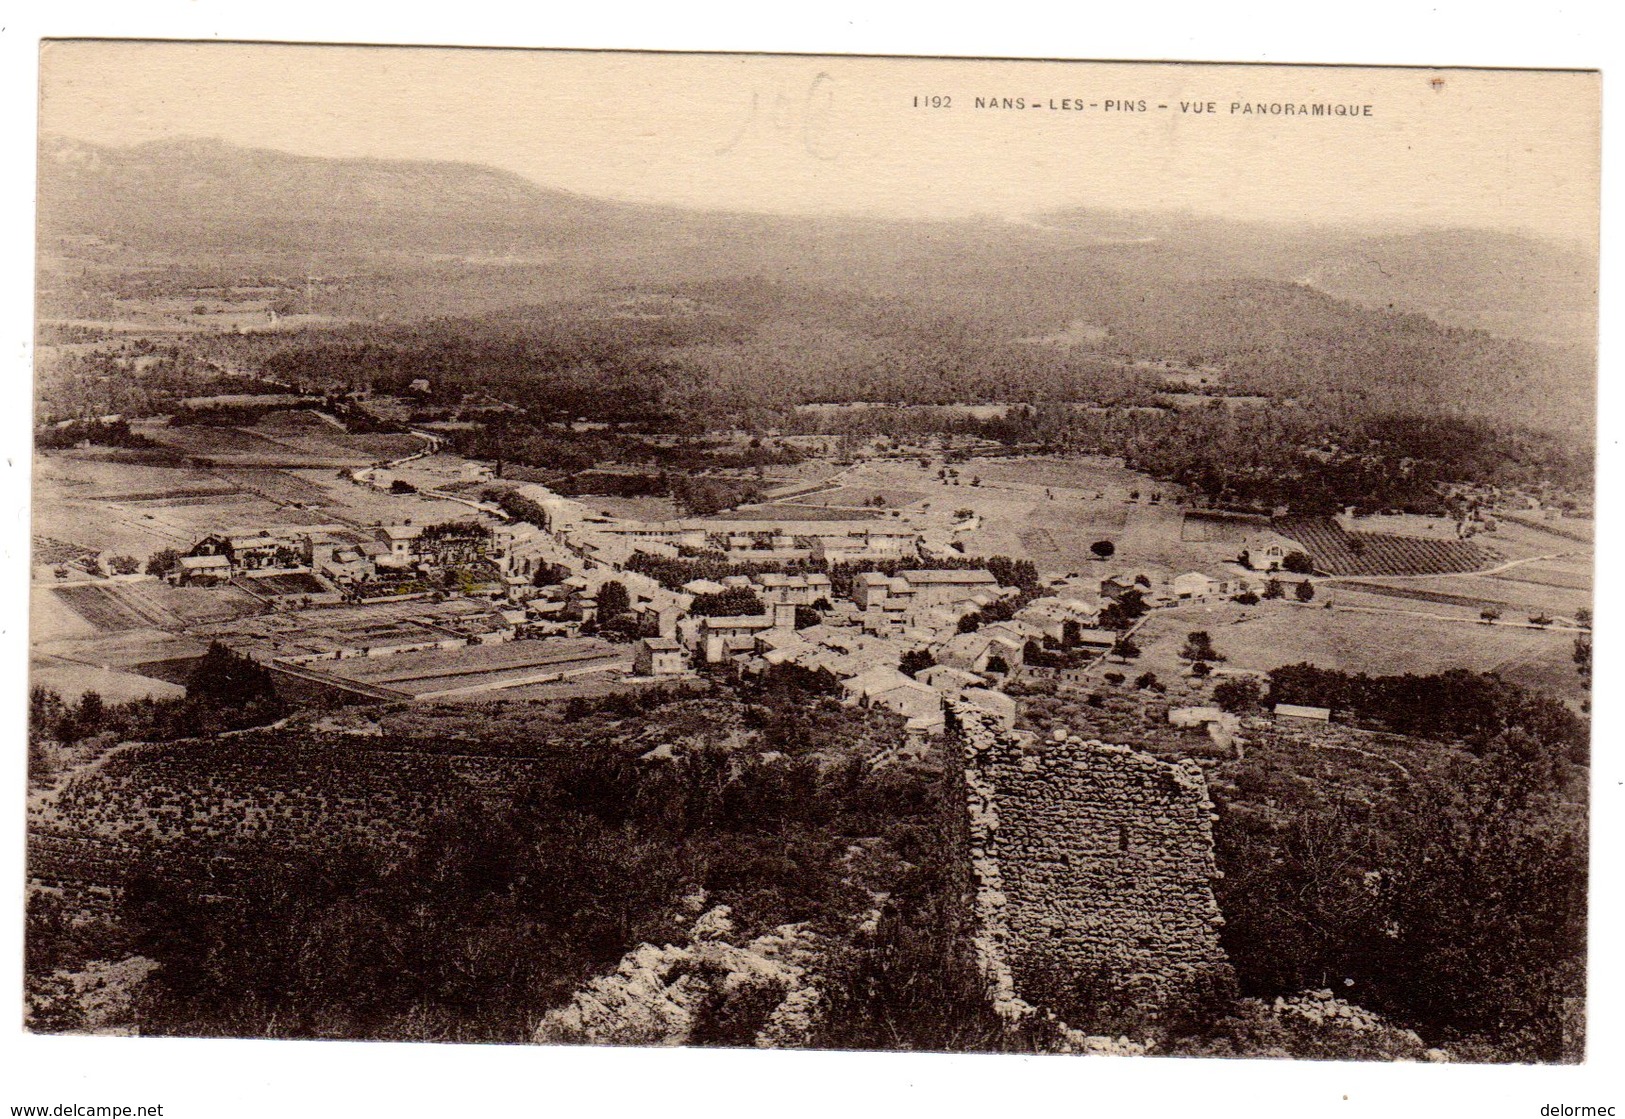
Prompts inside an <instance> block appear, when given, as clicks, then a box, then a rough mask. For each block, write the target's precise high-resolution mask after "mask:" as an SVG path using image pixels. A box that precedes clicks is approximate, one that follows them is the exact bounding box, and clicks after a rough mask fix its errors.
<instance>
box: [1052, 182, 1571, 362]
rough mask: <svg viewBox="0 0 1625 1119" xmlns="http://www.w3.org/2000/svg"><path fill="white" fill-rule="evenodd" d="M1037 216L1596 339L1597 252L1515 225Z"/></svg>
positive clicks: (1536, 330) (1462, 315)
mask: <svg viewBox="0 0 1625 1119" xmlns="http://www.w3.org/2000/svg"><path fill="white" fill-rule="evenodd" d="M1035 224H1038V225H1041V226H1044V227H1047V228H1051V229H1055V230H1058V231H1061V230H1064V231H1066V232H1069V233H1074V234H1081V235H1085V236H1088V237H1092V238H1094V239H1096V240H1097V241H1099V242H1100V243H1102V244H1111V243H1115V244H1122V245H1133V244H1140V245H1170V244H1171V245H1177V246H1178V247H1179V248H1180V250H1181V251H1182V252H1184V253H1186V254H1188V255H1189V256H1190V257H1191V258H1192V259H1193V260H1196V259H1200V260H1201V261H1203V262H1204V263H1206V264H1207V265H1209V266H1213V267H1218V268H1220V269H1222V270H1223V271H1225V272H1241V273H1251V274H1254V275H1259V276H1265V277H1268V278H1270V279H1275V280H1285V281H1288V282H1292V283H1300V284H1304V285H1307V286H1309V287H1313V288H1317V289H1319V290H1320V291H1324V292H1326V293H1327V294H1328V295H1334V296H1336V297H1338V298H1339V299H1346V300H1349V301H1351V302H1354V303H1358V304H1360V305H1361V306H1364V307H1373V308H1378V309H1382V310H1393V311H1400V312H1405V313H1414V314H1421V315H1427V316H1428V317H1429V318H1431V319H1433V320H1435V321H1436V322H1438V323H1440V324H1441V325H1444V326H1455V327H1465V328H1467V329H1471V330H1487V331H1489V332H1491V333H1494V334H1499V335H1502V336H1503V337H1507V338H1519V339H1523V340H1525V341H1530V342H1547V343H1552V344H1556V345H1564V346H1567V345H1578V346H1583V347H1586V348H1594V347H1595V345H1596V336H1597V257H1596V254H1595V253H1587V252H1584V251H1582V250H1580V249H1579V248H1576V247H1570V246H1563V245H1557V244H1553V243H1551V242H1549V241H1543V240H1539V239H1537V238H1533V237H1526V236H1520V235H1519V234H1516V233H1504V232H1496V231H1491V230H1483V229H1427V230H1415V231H1406V232H1393V231H1382V230H1373V229H1369V228H1362V227H1356V226H1346V225H1345V226H1313V225H1307V224H1304V223H1301V222H1278V223H1271V222H1231V221H1223V220H1220V219H1217V218H1211V217H1202V216H1198V215H1194V214H1190V213H1165V214H1143V213H1131V212H1121V211H1109V210H1090V209H1075V210H1064V211H1057V212H1054V213H1049V214H1044V215H1041V216H1040V217H1039V218H1037V219H1035Z"/></svg>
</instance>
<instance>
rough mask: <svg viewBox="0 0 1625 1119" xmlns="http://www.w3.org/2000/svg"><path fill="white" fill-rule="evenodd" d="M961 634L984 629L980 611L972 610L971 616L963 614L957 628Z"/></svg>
mask: <svg viewBox="0 0 1625 1119" xmlns="http://www.w3.org/2000/svg"><path fill="white" fill-rule="evenodd" d="M955 628H956V629H958V631H959V632H960V633H975V632H976V631H977V630H978V629H980V628H982V614H981V611H979V610H972V611H971V612H970V613H969V614H962V615H961V616H960V618H959V624H958V625H957V626H956V627H955Z"/></svg>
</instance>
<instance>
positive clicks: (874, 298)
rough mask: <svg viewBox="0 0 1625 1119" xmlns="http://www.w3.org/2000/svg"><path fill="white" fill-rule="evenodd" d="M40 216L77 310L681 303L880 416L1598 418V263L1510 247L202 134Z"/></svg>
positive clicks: (57, 202)
mask: <svg viewBox="0 0 1625 1119" xmlns="http://www.w3.org/2000/svg"><path fill="white" fill-rule="evenodd" d="M39 217H40V221H39V237H40V251H41V257H42V262H43V265H44V266H43V267H42V278H41V284H40V291H41V297H40V298H41V306H42V308H45V307H49V308H50V310H49V311H48V312H47V313H48V314H50V315H51V316H54V317H60V318H70V319H71V318H76V317H84V318H93V319H103V318H107V317H117V316H128V315H132V314H134V315H139V314H140V312H141V310H142V308H143V307H151V306H152V305H154V302H155V301H161V300H164V299H168V300H170V301H171V303H172V304H173V303H176V302H179V303H182V304H186V301H189V300H191V299H192V298H194V296H193V294H192V293H195V292H199V291H200V290H201V289H203V288H206V287H209V286H210V285H214V286H220V285H226V286H231V285H242V284H244V282H245V281H244V280H243V279H241V278H242V277H255V276H259V277H269V279H268V280H267V281H266V282H267V283H270V284H271V285H272V286H273V287H274V288H275V289H276V291H277V293H278V294H279V296H280V297H281V298H284V299H286V300H288V301H290V303H291V305H292V306H293V307H294V308H295V309H296V310H297V311H299V312H303V313H308V314H311V315H314V316H323V315H325V316H330V317H332V318H336V319H340V320H350V321H356V320H360V321H366V322H378V321H379V320H385V321H397V322H398V321H415V320H424V319H427V318H431V317H437V316H441V317H458V318H466V317H468V316H478V315H485V314H491V313H504V312H508V311H510V310H513V309H518V308H525V307H530V308H533V309H536V310H534V312H533V313H532V317H533V319H534V320H535V321H538V322H539V321H542V320H545V319H547V318H548V316H552V317H554V318H555V319H556V318H558V316H559V315H561V314H565V313H566V312H565V311H563V310H560V308H563V307H564V306H565V305H566V304H568V306H569V308H570V310H569V311H568V312H567V313H568V314H569V315H571V316H573V317H574V318H575V319H576V320H577V321H578V327H579V326H580V323H582V322H584V323H585V327H584V329H586V330H587V332H588V333H589V334H591V333H592V332H593V331H597V332H598V333H599V334H604V330H603V328H601V327H600V326H597V325H594V324H595V323H597V322H599V321H600V318H601V317H604V316H607V317H616V318H617V319H618V321H619V322H620V324H621V326H620V327H619V328H618V330H619V331H620V332H621V333H622V334H623V335H624V334H625V332H626V331H627V329H629V324H635V323H636V322H638V321H642V320H650V319H651V316H650V315H649V314H648V313H647V312H646V311H645V310H640V311H637V312H636V313H635V314H632V316H631V317H630V318H629V317H628V315H629V312H628V311H627V310H626V306H628V305H634V306H644V305H642V304H638V300H639V299H640V298H642V297H643V296H646V295H651V294H652V295H673V296H680V297H684V298H687V299H692V300H696V301H697V304H696V305H697V306H699V307H702V308H703V309H704V321H703V322H701V321H694V322H689V323H687V324H686V325H684V324H678V323H676V322H675V320H673V319H672V318H671V317H670V316H669V315H666V314H664V313H663V312H662V313H656V314H654V315H653V316H652V319H653V320H659V322H658V323H650V324H649V325H648V326H647V327H640V328H639V331H640V333H638V335H637V336H638V337H639V338H640V339H641V340H640V341H638V342H637V343H636V344H637V345H639V346H641V347H644V348H646V349H649V350H650V351H651V352H652V351H654V350H658V349H660V348H661V347H664V352H665V354H666V356H672V357H677V358H681V359H682V360H684V361H687V362H688V363H689V364H690V365H692V366H694V367H697V368H699V369H703V370H704V375H705V376H706V377H708V378H711V379H712V380H713V381H717V382H727V383H732V384H736V385H757V386H760V385H761V384H762V383H763V373H764V372H765V371H768V370H772V371H773V373H772V377H773V379H774V382H775V383H774V388H776V389H778V390H779V392H778V395H779V396H780V397H782V398H784V399H797V398H810V399H830V398H832V396H831V395H830V394H832V393H833V394H838V393H839V392H840V391H842V386H847V387H848V388H854V389H855V387H856V386H863V388H864V391H866V392H871V393H879V394H881V395H875V396H869V397H865V398H866V399H896V400H925V401H931V400H935V399H937V398H939V397H940V396H941V395H942V394H944V393H947V392H954V393H957V392H961V391H973V392H974V393H975V394H976V395H977V397H978V398H982V397H997V396H998V395H999V394H1000V392H1001V391H1004V392H1009V391H1012V390H1014V391H1018V392H1027V393H1036V394H1038V395H1039V396H1042V395H1044V394H1046V393H1048V394H1050V395H1052V396H1053V397H1055V398H1060V399H1067V398H1070V397H1071V396H1072V395H1075V394H1076V392H1077V391H1079V390H1078V388H1077V386H1078V385H1080V384H1083V383H1085V382H1087V383H1088V384H1089V385H1090V386H1091V387H1090V388H1089V389H1088V390H1087V392H1088V393H1089V394H1090V395H1093V396H1095V398H1097V399H1098V398H1101V397H1100V391H1099V390H1100V388H1101V386H1102V384H1103V381H1104V380H1109V379H1110V377H1111V376H1113V375H1116V374H1117V372H1118V371H1120V370H1124V369H1126V368H1127V366H1128V363H1131V362H1135V361H1154V362H1159V363H1161V362H1166V361H1172V362H1181V363H1182V362H1191V363H1197V364H1203V365H1206V366H1209V367H1212V368H1216V369H1222V370H1224V371H1226V374H1227V375H1228V376H1229V378H1230V385H1231V391H1239V392H1250V393H1262V394H1264V395H1270V396H1275V397H1278V398H1285V397H1298V396H1302V395H1304V394H1316V393H1322V394H1330V395H1332V396H1335V397H1337V398H1338V399H1340V400H1343V401H1350V402H1353V403H1352V404H1351V406H1353V407H1358V408H1366V407H1377V406H1379V405H1383V406H1388V407H1401V408H1411V409H1415V410H1418V411H1421V412H1427V411H1429V410H1435V411H1436V410H1449V411H1452V412H1460V413H1464V414H1471V415H1482V416H1490V417H1496V418H1500V419H1504V420H1508V421H1511V422H1514V423H1520V424H1522V423H1528V424H1533V425H1536V426H1541V427H1547V428H1551V429H1554V430H1567V431H1571V432H1578V431H1583V430H1586V429H1588V428H1589V426H1590V424H1591V415H1592V411H1593V405H1592V401H1593V397H1594V391H1595V389H1594V376H1595V372H1594V368H1595V366H1594V327H1595V300H1594V295H1593V293H1594V290H1595V274H1596V267H1595V261H1594V260H1592V259H1589V258H1587V257H1585V256H1584V255H1583V254H1579V253H1576V252H1573V251H1570V250H1563V249H1559V248H1555V247H1552V246H1548V245H1544V244H1542V243H1540V242H1536V241H1532V240H1529V239H1527V238H1523V237H1518V236H1515V235H1511V234H1491V233H1483V232H1474V231H1461V230H1440V231H1431V232H1425V233H1392V232H1383V231H1376V232H1374V231H1371V230H1366V229H1355V228H1348V227H1339V228H1323V227H1315V226H1309V225H1302V224H1297V225H1293V224H1284V223H1283V224H1275V223H1261V222H1254V223H1243V222H1230V221H1222V220H1219V219H1215V218H1209V217H1201V216H1196V215H1192V214H1184V213H1159V214H1144V213H1120V212H1108V211H1101V210H1068V211H1058V212H1055V213H1050V214H1043V215H1039V216H1037V217H1035V218H1033V219H1032V220H1028V221H1020V222H1017V221H1005V220H998V219H982V220H973V221H961V222H925V221H916V222H908V221H898V220H884V219H878V218H865V217H857V216H816V217H814V216H801V217H796V216H783V215H766V214H736V213H724V212H714V213H712V212H698V211H690V210H682V209H675V208H661V207H654V206H637V205H630V204H622V203H614V202H606V201H601V200H596V199H591V198H584V197H581V196H578V195H575V194H571V193H568V192H565V191H559V190H551V189H548V188H545V187H543V186H540V185H537V184H536V183H533V182H531V181H529V180H527V179H525V178H523V177H521V176H518V175H514V174H511V173H509V172H505V171H500V170H494V169H492V168H488V167H481V166H474V165H470V164H461V163H437V162H426V161H392V160H376V159H324V158H315V157H308V156H297V155H290V154H287V153H283V152H274V151H265V150H259V149H250V148H243V147H238V146H235V145H231V144H227V143H224V142H221V141H215V140H189V139H183V140H171V141H163V142H156V143H149V144H143V145H138V146H135V147H130V148H109V147H102V146H96V145H91V144H85V143H80V142H77V141H72V140H67V139H62V138H47V139H46V140H45V141H43V143H42V145H41V153H40V177H39ZM313 273H314V274H315V275H317V276H318V277H319V282H315V283H310V284H307V283H306V280H305V278H306V277H308V276H310V275H312V274H313ZM628 299H631V300H632V303H631V304H628V303H627V300H628ZM186 305H189V304H186ZM659 305H660V304H659V303H658V302H656V303H650V304H647V306H659ZM675 305H681V304H674V306H675ZM595 307H596V310H594V308H595ZM550 309H551V310H550ZM172 313H173V312H172ZM583 316H585V318H583ZM661 324H664V325H661ZM656 326H658V327H659V329H656ZM575 329H577V327H573V328H572V330H575ZM656 338H659V339H663V341H660V342H658V343H656V342H655V341H653V340H654V339H656ZM629 344H630V343H629ZM1080 378H1081V379H1082V380H1080ZM1001 385H1006V386H1008V387H1007V388H1005V389H1003V390H1001V388H1000V386H1001ZM1362 401H1365V402H1366V403H1361V402H1362Z"/></svg>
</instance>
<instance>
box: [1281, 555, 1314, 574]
mask: <svg viewBox="0 0 1625 1119" xmlns="http://www.w3.org/2000/svg"><path fill="white" fill-rule="evenodd" d="M1281 567H1282V568H1283V569H1284V570H1286V571H1290V572H1292V574H1294V575H1308V574H1310V573H1311V572H1312V571H1314V569H1315V565H1314V563H1313V562H1311V561H1310V559H1309V557H1308V556H1307V555H1305V554H1304V553H1303V552H1288V553H1287V554H1286V558H1285V559H1283V560H1282V561H1281Z"/></svg>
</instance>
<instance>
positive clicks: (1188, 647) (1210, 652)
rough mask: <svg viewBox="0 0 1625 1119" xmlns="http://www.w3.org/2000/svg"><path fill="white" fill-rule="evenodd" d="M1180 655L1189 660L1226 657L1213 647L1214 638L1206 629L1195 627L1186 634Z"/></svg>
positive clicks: (1211, 659)
mask: <svg viewBox="0 0 1625 1119" xmlns="http://www.w3.org/2000/svg"><path fill="white" fill-rule="evenodd" d="M1179 655H1180V657H1181V658H1183V659H1184V660H1188V661H1222V660H1224V658H1223V657H1222V656H1220V655H1219V654H1218V652H1216V651H1215V650H1214V648H1213V638H1212V637H1211V636H1210V635H1209V634H1208V632H1207V630H1205V629H1194V630H1191V632H1190V633H1189V634H1188V635H1187V636H1186V638H1185V645H1184V647H1183V648H1182V649H1180V650H1179Z"/></svg>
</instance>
